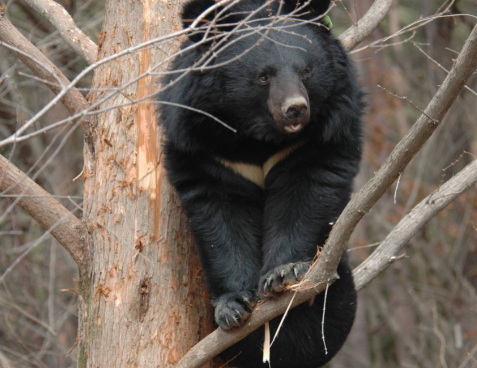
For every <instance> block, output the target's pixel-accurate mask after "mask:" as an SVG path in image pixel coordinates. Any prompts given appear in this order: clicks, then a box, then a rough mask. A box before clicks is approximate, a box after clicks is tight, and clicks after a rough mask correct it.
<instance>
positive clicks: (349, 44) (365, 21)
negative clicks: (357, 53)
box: [339, 0, 393, 51]
mask: <svg viewBox="0 0 477 368" xmlns="http://www.w3.org/2000/svg"><path fill="white" fill-rule="evenodd" d="M392 4H393V0H376V1H375V2H374V3H373V5H372V6H371V8H370V9H369V10H368V12H367V13H366V14H365V15H364V16H363V18H361V19H360V20H359V21H358V23H357V24H356V25H353V26H351V27H349V28H348V29H347V30H346V31H344V32H343V33H342V34H341V35H340V37H339V38H340V41H341V42H342V43H343V46H344V48H345V49H346V50H348V51H350V50H352V49H353V48H355V47H356V46H357V45H358V44H359V43H360V42H361V41H363V40H364V39H365V38H366V37H368V36H369V35H370V34H371V32H373V31H374V30H375V29H376V28H377V27H378V26H379V24H380V23H381V22H382V20H383V19H384V17H385V16H386V14H388V12H389V9H391V5H392Z"/></svg>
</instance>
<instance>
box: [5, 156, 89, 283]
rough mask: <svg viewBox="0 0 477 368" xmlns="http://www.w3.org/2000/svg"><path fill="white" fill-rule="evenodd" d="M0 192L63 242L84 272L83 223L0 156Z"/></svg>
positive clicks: (86, 260)
mask: <svg viewBox="0 0 477 368" xmlns="http://www.w3.org/2000/svg"><path fill="white" fill-rule="evenodd" d="M0 191H1V192H2V195H10V196H12V197H14V198H15V202H16V203H17V204H18V205H19V206H20V207H21V208H23V209H24V210H25V211H26V212H27V213H28V214H30V216H31V217H33V218H34V219H35V220H36V221H37V222H38V223H39V224H40V225H41V226H43V227H44V228H45V229H46V230H48V231H49V232H50V233H51V235H53V236H54V237H55V239H56V240H58V241H59V242H60V244H62V245H63V247H64V248H65V249H66V250H67V251H68V253H69V254H70V255H71V257H72V258H73V259H74V261H75V262H76V263H77V265H78V267H79V269H80V271H81V274H85V273H87V271H88V269H89V266H90V263H91V244H92V243H91V239H90V236H89V234H88V230H87V229H86V226H85V225H84V224H83V223H82V222H81V221H80V220H79V219H78V218H77V217H76V216H74V215H73V214H72V213H71V212H70V211H69V210H68V209H66V208H65V207H63V205H61V203H59V202H58V201H57V200H56V199H54V198H53V197H51V196H50V194H49V193H47V192H46V191H45V190H44V189H43V188H41V187H40V186H39V185H38V184H36V183H35V182H34V181H33V180H31V179H30V178H29V177H28V176H27V175H26V174H25V173H23V172H22V171H21V170H20V169H18V168H17V167H16V166H15V165H13V164H12V163H11V162H10V161H8V160H7V159H6V158H5V157H3V156H1V155H0Z"/></svg>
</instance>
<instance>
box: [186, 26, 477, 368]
mask: <svg viewBox="0 0 477 368" xmlns="http://www.w3.org/2000/svg"><path fill="white" fill-rule="evenodd" d="M476 66H477V27H476V28H474V30H473V31H472V33H471V35H470V36H469V38H468V39H467V41H466V43H465V45H464V48H463V50H462V52H461V53H460V55H459V57H458V59H457V61H456V63H455V65H454V67H453V68H452V70H451V72H450V73H449V75H448V76H447V78H446V79H445V81H444V82H443V84H442V86H441V87H440V89H439V90H438V92H437V93H436V95H435V96H434V98H433V99H432V100H431V102H430V103H429V105H428V106H427V108H426V110H425V114H423V115H422V116H421V117H420V118H419V119H418V120H417V122H416V123H415V124H414V126H413V127H412V128H411V130H410V131H409V132H408V134H407V135H406V136H405V137H404V138H403V140H402V141H401V142H399V144H398V145H397V146H396V148H395V149H394V150H393V152H392V153H391V155H390V156H389V158H388V159H387V160H386V162H385V163H384V164H383V166H382V167H381V169H380V170H379V171H378V172H377V173H376V175H375V176H374V177H373V178H372V179H371V180H370V181H369V182H368V183H367V184H366V185H365V186H364V187H363V188H362V189H361V190H360V191H359V192H358V193H357V194H356V195H355V196H353V198H352V199H351V201H350V203H349V204H348V206H347V207H346V208H345V210H344V211H343V213H342V214H341V216H340V218H339V219H338V221H337V223H336V224H335V226H334V227H333V230H332V232H331V234H330V237H329V238H328V241H327V243H326V244H325V247H324V249H323V252H322V254H321V257H320V258H319V260H318V262H317V264H315V266H314V267H312V269H311V271H310V273H309V275H308V277H307V280H308V283H309V284H310V285H316V286H315V287H313V288H309V289H307V290H304V291H300V292H297V293H296V296H295V299H294V301H293V304H292V306H296V305H298V304H299V303H302V302H304V301H306V300H309V299H310V298H311V297H313V296H314V295H316V294H317V293H319V292H320V291H322V290H323V289H324V288H325V286H326V283H331V282H333V281H334V279H335V278H336V268H337V266H338V263H339V260H340V258H341V255H342V254H343V251H344V250H345V248H346V244H347V242H348V240H349V237H350V236H351V233H352V232H353V230H354V228H355V227H356V225H357V224H358V222H359V220H361V218H362V217H363V216H364V214H365V213H367V212H368V211H369V209H370V208H371V207H372V206H373V205H374V204H375V203H376V202H377V200H378V199H379V198H380V197H381V196H382V195H383V194H384V192H385V191H386V189H387V188H388V187H389V186H390V185H391V184H392V183H393V182H394V180H395V179H396V178H397V177H398V176H399V173H400V172H402V171H403V170H404V168H405V167H406V165H407V164H408V163H409V161H410V160H411V159H412V158H413V157H414V155H415V154H416V153H417V152H418V151H419V149H420V148H421V147H422V146H423V144H424V143H425V142H426V140H427V139H428V138H429V137H430V136H431V134H432V133H433V132H434V131H435V129H436V128H437V126H438V123H436V122H435V121H442V119H443V118H444V116H445V114H446V113H447V111H448V110H449V108H450V106H451V105H452V104H453V102H454V101H455V100H456V99H457V96H458V95H459V93H460V91H461V90H462V88H463V87H464V85H465V83H466V81H467V79H468V78H469V77H470V76H471V75H472V72H473V71H474V70H475V68H476ZM427 116H431V117H432V118H433V119H434V121H432V120H431V119H429V118H428V117H427ZM292 297H293V295H291V293H287V294H284V295H283V296H281V297H280V298H278V299H277V300H273V301H268V302H267V303H265V304H263V305H262V306H260V308H258V309H257V310H255V311H254V312H253V313H252V316H251V317H250V319H249V320H248V321H247V323H246V324H245V325H244V326H242V327H241V328H240V329H237V330H234V331H232V332H224V331H222V330H220V329H217V330H216V331H214V332H213V333H212V334H210V335H209V336H207V337H206V338H205V339H203V340H202V341H201V342H199V343H198V344H197V345H196V346H194V347H193V348H192V349H191V350H190V351H189V352H188V353H187V354H186V355H185V356H184V357H183V358H182V359H181V361H180V362H179V363H178V365H177V367H178V368H196V367H200V366H201V365H202V364H204V363H205V362H207V361H208V360H210V359H212V358H213V357H214V356H216V355H217V354H219V353H220V352H222V351H223V350H225V349H226V348H227V347H229V346H231V345H232V344H234V343H235V342H237V341H239V340H240V339H243V338H244V337H245V336H247V335H248V334H250V333H251V332H252V331H254V330H255V329H257V328H258V327H259V326H261V325H262V324H263V323H265V322H267V321H269V320H271V319H272V318H274V317H276V316H278V315H280V314H282V313H284V312H285V310H286V308H287V306H288V304H289V303H290V302H291V300H292Z"/></svg>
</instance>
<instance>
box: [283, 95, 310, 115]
mask: <svg viewBox="0 0 477 368" xmlns="http://www.w3.org/2000/svg"><path fill="white" fill-rule="evenodd" d="M307 111H308V104H307V103H306V99H304V98H303V97H299V98H294V99H291V100H289V101H287V103H285V104H284V106H283V112H284V114H285V116H286V117H287V118H288V119H300V118H302V117H304V116H305V115H306V113H307Z"/></svg>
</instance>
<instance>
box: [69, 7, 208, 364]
mask: <svg viewBox="0 0 477 368" xmlns="http://www.w3.org/2000/svg"><path fill="white" fill-rule="evenodd" d="M179 10H180V2H177V1H174V2H171V1H156V0H142V1H132V0H120V1H107V4H106V12H105V21H104V24H103V30H102V32H101V34H100V45H99V52H98V59H99V60H101V59H104V58H105V57H108V56H110V55H112V54H114V53H117V52H120V51H122V50H125V49H127V48H129V47H131V46H133V45H137V44H139V43H141V42H145V41H148V40H150V39H153V38H157V37H160V36H163V35H166V34H170V33H172V32H173V31H177V30H179V29H180V24H179V18H178V17H177V16H175V15H176V14H178V13H179ZM158 18H160V21H158ZM175 47H177V45H176V46H175ZM173 51H174V48H173V46H171V43H170V42H169V43H167V44H164V45H162V44H161V45H159V46H157V45H154V46H152V47H151V46H149V47H146V48H142V49H140V50H139V51H135V52H131V53H127V54H126V55H125V56H122V57H120V58H116V59H114V60H112V61H110V62H108V63H105V64H103V65H101V66H100V67H99V68H97V69H96V70H95V73H94V80H93V85H92V92H91V94H90V96H89V100H90V103H91V104H95V103H97V102H98V101H101V99H102V98H104V97H105V96H107V95H108V94H109V93H111V92H112V91H114V89H115V88H117V87H120V86H124V85H126V84H128V83H130V82H131V81H133V80H134V79H135V78H137V77H138V76H140V75H142V74H143V73H146V72H148V71H149V70H150V69H151V67H152V66H153V65H155V64H157V63H158V62H160V61H161V60H164V59H165V58H166V57H167V56H169V55H171V54H172V52H173ZM162 70H163V69H162ZM156 71H158V70H156ZM157 87H158V86H157V80H155V79H154V77H153V76H150V75H147V76H145V77H143V78H141V79H139V80H138V81H137V82H134V83H132V84H130V85H129V87H127V88H126V89H122V93H120V94H116V95H115V96H114V97H113V98H107V99H105V101H104V102H102V103H101V104H100V105H99V106H98V108H97V111H98V110H99V111H103V110H104V111H103V112H100V113H98V114H97V115H95V116H94V119H93V127H92V130H93V135H94V137H95V138H94V150H95V155H94V157H95V162H94V168H95V169H94V171H88V170H86V169H85V172H84V173H83V178H84V182H85V186H84V200H85V203H84V222H85V224H86V225H87V227H88V229H89V231H90V233H91V234H92V239H93V256H92V265H91V267H90V273H89V274H87V275H82V277H81V281H80V287H79V289H80V322H79V336H78V338H79V347H80V352H79V353H80V359H79V365H78V366H79V367H95V368H96V367H161V368H167V367H172V366H174V365H175V363H177V362H178V361H179V359H180V357H182V356H183V355H185V353H186V352H187V351H188V350H189V349H190V348H191V347H192V346H194V344H195V343H197V342H198V341H199V340H200V339H201V338H203V337H204V336H206V335H207V334H208V333H210V332H211V331H212V328H213V326H212V323H211V321H212V318H211V317H212V316H211V312H210V308H209V307H208V305H207V301H208V297H207V296H206V295H205V294H206V290H205V288H204V285H203V278H202V276H201V271H200V265H199V261H198V258H197V254H196V252H195V249H194V246H193V241H192V236H191V233H190V230H189V228H188V221H187V218H186V216H185V214H184V212H183V211H181V210H180V208H179V207H180V202H179V199H178V197H177V195H176V193H175V192H174V190H173V189H172V188H171V187H170V186H169V184H168V182H167V178H166V175H165V171H164V169H163V166H162V160H161V158H162V154H161V146H162V135H161V134H160V132H158V129H157V125H156V119H157V118H156V113H155V105H154V98H153V97H151V95H152V94H153V93H154V91H156V90H157ZM141 99H142V100H141ZM133 100H134V101H136V100H140V101H141V102H140V103H137V104H132V103H131V101H133ZM118 106H120V108H117V107H118ZM114 107H116V108H114ZM109 108H110V109H109ZM206 366H209V365H206Z"/></svg>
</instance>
